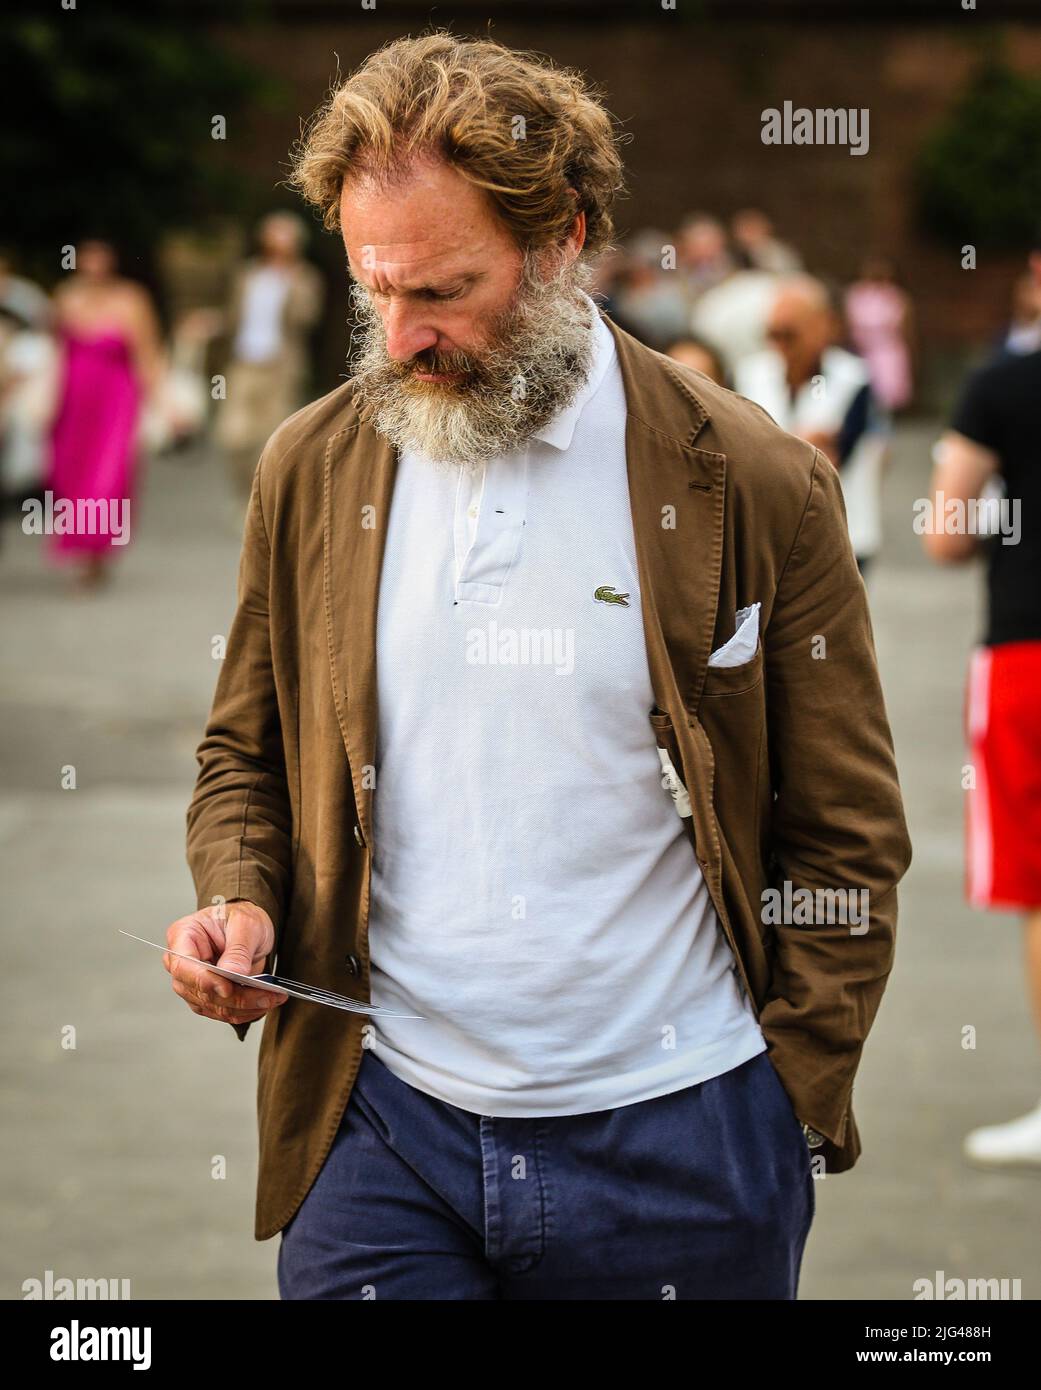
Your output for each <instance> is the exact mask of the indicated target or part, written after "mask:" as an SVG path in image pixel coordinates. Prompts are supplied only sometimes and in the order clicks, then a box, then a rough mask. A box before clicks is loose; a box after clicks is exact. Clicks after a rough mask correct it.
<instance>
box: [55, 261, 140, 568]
mask: <svg viewBox="0 0 1041 1390" xmlns="http://www.w3.org/2000/svg"><path fill="white" fill-rule="evenodd" d="M76 267H77V268H76V271H75V273H74V274H73V275H71V276H70V277H69V279H68V281H66V283H65V284H63V285H62V286H61V287H60V288H59V289H58V290H57V292H56V294H55V326H56V333H57V338H58V345H59V348H60V351H61V363H60V367H59V387H58V400H57V407H56V413H55V418H54V423H53V426H52V429H51V439H50V446H51V447H50V469H49V475H48V478H47V483H46V487H47V489H48V491H50V492H51V494H52V496H53V505H54V508H55V512H54V516H55V521H56V522H57V518H58V514H59V510H62V511H63V512H65V513H66V514H67V515H69V516H73V515H74V516H75V518H76V521H75V524H74V525H72V526H69V525H62V526H61V527H59V526H58V525H57V524H56V525H55V527H54V532H53V534H52V535H51V538H50V541H51V546H50V551H51V555H52V556H53V558H55V559H56V560H58V561H61V562H67V561H73V562H75V561H79V562H80V563H81V565H82V572H81V573H82V579H83V582H84V584H86V585H90V586H93V585H95V584H97V583H99V582H100V581H101V579H102V578H103V577H105V575H106V574H107V569H106V565H107V563H108V562H109V561H111V559H112V557H113V556H114V555H115V554H117V553H118V552H119V551H120V550H121V549H122V548H123V546H124V545H125V543H126V540H127V539H129V535H130V526H131V520H132V518H131V505H132V502H133V501H134V492H135V487H134V484H135V473H136V467H137V453H138V450H137V435H138V424H139V419H140V413H141V407H142V405H143V403H144V400H145V398H146V396H147V395H148V394H149V393H150V392H151V391H152V389H153V388H154V387H155V385H156V383H157V380H158V376H159V372H160V368H161V349H160V338H159V326H158V320H157V317H156V314H155V310H154V309H153V307H152V302H151V299H150V298H149V296H148V294H147V292H146V291H145V290H144V289H143V288H142V287H141V286H140V285H136V284H134V283H133V282H132V281H129V280H125V279H122V278H121V277H120V276H118V275H117V274H116V258H115V253H114V251H113V249H112V247H111V246H109V245H108V243H107V242H103V241H86V242H83V243H82V244H81V245H80V246H79V247H78V248H77V254H76ZM62 502H65V504H66V506H65V507H64V508H59V504H60V503H62Z"/></svg>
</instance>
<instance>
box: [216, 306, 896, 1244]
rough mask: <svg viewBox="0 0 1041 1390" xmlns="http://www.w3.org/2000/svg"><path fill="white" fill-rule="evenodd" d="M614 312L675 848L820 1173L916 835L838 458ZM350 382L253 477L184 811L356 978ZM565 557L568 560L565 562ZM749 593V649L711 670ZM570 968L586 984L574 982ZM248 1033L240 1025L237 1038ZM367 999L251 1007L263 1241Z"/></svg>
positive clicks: (286, 937) (367, 743) (318, 968)
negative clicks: (770, 907)
mask: <svg viewBox="0 0 1041 1390" xmlns="http://www.w3.org/2000/svg"><path fill="white" fill-rule="evenodd" d="M606 322H607V323H608V326H609V327H610V329H611V332H612V333H613V335H614V339H615V344H616V347H617V350H618V355H619V360H620V365H621V371H622V376H623V380H624V385H625V394H626V401H627V405H628V417H627V422H626V436H625V443H626V458H627V470H628V478H629V491H630V501H631V510H632V517H633V527H634V532H635V537H636V551H637V560H638V569H639V576H640V594H641V602H642V614H643V622H644V629H645V635H646V645H647V655H648V660H649V666H650V672H651V678H652V683H653V688H654V693H655V699H656V704H657V706H658V708H659V709H660V710H661V711H664V714H655V715H654V716H653V719H652V713H651V711H650V710H649V711H648V721H649V734H653V735H656V736H658V737H660V738H662V739H664V740H665V743H666V746H667V747H669V748H671V749H672V753H673V763H674V765H675V766H676V768H677V770H678V771H679V773H680V775H681V776H682V778H683V780H684V782H685V784H686V786H687V788H688V790H689V793H690V797H691V802H692V805H693V817H692V818H691V819H689V820H688V821H687V822H686V823H687V825H688V826H689V827H690V832H689V833H690V836H691V843H692V848H693V852H694V854H695V855H696V857H697V862H698V863H699V864H700V866H701V870H702V872H703V874H704V876H705V880H706V882H707V884H708V887H709V891H710V893H711V896H712V900H713V902H714V904H715V907H716V910H717V912H718V914H719V918H720V921H721V924H722V927H723V930H724V931H725V933H726V936H727V939H728V940H729V942H730V945H731V947H732V949H733V951H734V953H735V956H736V958H737V962H738V965H739V968H740V974H741V977H742V979H743V981H744V983H745V986H746V988H747V989H748V992H749V995H750V997H751V999H752V1001H753V1003H754V1006H755V1010H756V1014H757V1017H758V1019H759V1024H760V1027H761V1028H762V1030H763V1033H764V1035H765V1037H766V1040H767V1042H768V1045H769V1057H770V1060H771V1061H772V1063H773V1064H774V1066H775V1067H776V1069H777V1072H778V1074H779V1076H780V1079H781V1081H782V1083H783V1085H784V1087H785V1090H786V1091H787V1093H788V1096H789V1098H790V1099H791V1101H792V1105H793V1107H794V1109H795V1113H796V1114H797V1115H798V1116H799V1118H800V1119H802V1120H804V1121H806V1122H808V1123H809V1124H811V1125H813V1126H814V1127H815V1128H816V1129H818V1130H820V1131H821V1133H822V1134H824V1135H825V1136H826V1137H827V1143H826V1144H825V1146H824V1148H823V1149H822V1150H821V1152H822V1153H823V1155H824V1157H825V1160H826V1163H827V1168H828V1171H830V1172H842V1171H843V1170H845V1169H847V1168H851V1167H852V1166H853V1164H854V1163H855V1162H856V1160H857V1157H858V1155H859V1154H860V1150H861V1145H860V1137H859V1134H858V1132H857V1126H856V1122H855V1120H854V1117H853V1109H852V1104H851V1097H852V1090H853V1079H854V1076H855V1074H856V1071H857V1066H858V1064H859V1062H860V1055H861V1049H862V1048H863V1045H864V1040H865V1038H866V1037H867V1034H868V1030H869V1029H870V1027H871V1024H872V1021H873V1019H874V1016H875V1013H876V1010H877V1009H878V1005H879V1001H880V999H881V997H882V991H883V989H884V988H885V984H886V978H887V976H888V975H889V971H890V968H891V966H892V963H893V952H894V937H895V928H896V892H895V888H896V884H897V882H898V881H899V879H900V878H901V876H902V875H903V873H904V870H905V869H906V868H907V865H908V863H909V862H910V857H911V847H910V843H909V840H908V835H907V828H906V825H905V822H904V814H903V808H902V805H901V799H900V789H899V786H898V783H897V774H896V768H895V765H894V760H893V748H892V741H891V738H890V732H889V727H888V724H887V721H886V714H885V708H884V705H883V700H882V692H881V689H880V686H879V678H878V671H877V667H876V662H875V653H874V647H873V637H872V630H871V622H870V618H869V615H868V607H867V602H866V598H865V592H864V586H863V583H862V581H861V579H860V575H859V573H858V571H857V566H856V562H855V560H854V558H853V553H852V550H851V548H850V544H849V539H848V536H847V532H846V522H845V514H844V509H843V502H842V494H841V491H840V488H839V481H838V475H837V473H836V472H835V469H834V468H833V467H832V465H831V464H830V463H829V462H828V460H827V459H826V458H825V457H824V455H823V454H821V453H820V452H819V451H818V450H817V449H815V448H813V446H811V445H809V444H807V443H805V442H803V441H801V440H798V439H796V438H794V437H793V436H792V435H789V434H786V433H784V432H783V431H782V430H780V429H779V428H778V427H777V426H776V425H775V424H774V423H773V421H772V420H771V419H770V418H769V417H768V416H767V415H766V414H765V413H764V412H763V411H762V410H760V409H759V407H758V406H755V405H752V404H750V403H749V402H748V401H746V400H743V399H742V398H740V397H738V396H736V395H734V394H733V393H731V392H730V391H726V390H724V389H722V388H721V387H718V386H716V385H714V384H712V383H711V382H710V381H709V380H707V379H706V378H705V377H703V376H701V375H700V374H699V373H696V372H693V371H691V370H690V369H688V368H685V367H682V366H679V365H677V364H676V363H674V362H672V361H671V360H669V359H668V358H665V357H663V356H661V355H660V354H659V353H656V352H654V351H652V350H651V349H649V348H647V347H644V346H643V345H642V344H640V343H639V342H637V341H636V339H634V338H632V337H630V336H629V335H628V334H627V333H625V332H623V331H622V330H621V329H619V328H618V327H617V326H616V325H615V324H613V323H612V322H611V321H610V319H607V320H606ZM369 414H370V412H369V409H368V407H365V406H362V407H361V408H359V406H358V405H357V404H356V403H355V400H354V395H353V390H352V385H351V383H350V382H349V381H348V382H346V383H345V384H344V385H342V386H340V387H338V388H337V389H336V390H335V391H332V392H331V393H330V394H329V395H327V396H324V397H323V398H322V399H321V400H318V401H315V402H314V403H313V404H311V405H308V406H307V407H305V408H304V409H303V410H301V411H299V412H298V413H297V414H296V415H293V416H291V417H290V419H288V420H286V421H285V423H284V424H282V425H281V426H280V427H279V428H278V430H276V431H275V433H274V435H273V436H272V438H271V439H270V441H269V442H268V444H267V446H266V448H265V449H264V452H263V454H262V456H261V459H260V463H259V466H258V468H257V472H256V475H255V478H254V482H253V491H252V496H251V500H250V506H249V511H248V516H247V520H246V530H245V538H244V543H243V550H242V558H241V565H240V572H239V601H238V609H237V612H236V615H235V620H234V623H233V626H232V629H231V632H230V634H229V641H228V648H227V656H226V659H225V661H224V665H223V668H222V670H221V674H220V678H219V680H218V682H217V689H216V694H215V697H214V703H213V710H212V713H211V716H210V721H209V724H208V726H207V729H206V735H205V738H204V739H203V742H202V743H201V744H200V746H199V750H198V761H199V764H200V772H199V777H198V782H197V784H196V788H195V793H194V796H193V799H192V802H191V806H190V808H189V810H188V860H189V864H190V866H191V870H192V874H193V877H194V880H195V885H196V888H197V891H198V905H199V906H200V907H202V906H205V905H207V904H209V903H210V902H211V901H212V900H213V898H214V897H215V896H216V895H218V894H220V895H222V896H224V897H225V898H228V899H232V898H248V899H251V900H252V901H253V902H255V903H258V904H259V905H260V906H261V907H263V908H265V909H266V910H267V912H268V913H269V914H270V916H271V918H272V920H273V921H274V923H275V929H276V933H277V944H276V951H275V954H276V956H277V960H278V968H279V970H281V971H282V972H283V973H285V974H286V975H289V976H292V977H293V978H296V979H300V980H304V981H307V982H309V983H311V984H316V985H320V986H323V987H326V988H328V989H333V990H337V991H340V992H343V993H348V994H352V995H353V996H355V997H356V998H358V999H362V1000H365V999H368V998H369V993H368V991H369V966H368V946H367V927H368V912H369V893H370V853H371V837H372V808H373V801H372V797H373V784H374V779H375V750H376V719H377V709H376V679H375V635H376V626H375V624H376V601H377V596H378V586H379V574H380V565H381V559H382V553H383V546H384V539H385V535H386V529H387V519H388V513H389V509H390V502H391V496H392V491H393V487H394V477H395V469H396V463H397V456H396V454H395V451H394V449H393V448H392V447H391V446H390V445H389V444H388V443H387V442H386V441H385V440H384V439H383V438H382V436H380V435H378V434H377V433H376V432H375V430H374V429H373V428H372V425H371V423H370V421H369V418H368V417H369ZM562 562H563V560H562ZM755 602H759V603H761V604H762V608H761V610H760V634H761V636H760V643H759V647H758V650H757V651H756V653H755V656H754V657H753V658H752V659H751V660H750V661H748V662H747V663H745V664H744V665H743V666H740V667H737V668H732V669H717V668H709V666H708V659H709V654H710V652H712V651H713V650H714V649H715V648H716V647H717V646H720V645H721V644H722V643H723V642H725V641H727V639H728V638H730V637H731V636H732V635H733V631H734V614H735V612H736V610H737V609H739V608H741V607H744V606H745V605H747V604H751V603H755ZM785 881H788V882H790V883H791V885H792V888H793V890H795V889H798V888H809V889H811V890H816V889H836V888H845V889H852V890H863V889H867V890H868V892H869V894H870V917H869V924H868V929H867V930H866V931H863V930H861V929H856V928H855V929H851V927H850V926H849V925H843V924H842V923H840V922H836V923H834V924H831V925H829V924H828V922H827V921H826V920H825V921H822V922H819V923H818V924H816V925H812V926H805V925H780V926H774V925H767V924H764V921H763V916H764V914H763V911H762V897H761V895H762V893H763V891H764V889H767V888H768V887H771V886H775V885H776V886H780V885H782V884H783V883H784V882H785ZM580 988H581V981H578V980H576V989H580ZM248 1026H249V1025H240V1026H239V1027H237V1028H236V1032H237V1033H238V1034H239V1037H240V1038H244V1037H245V1035H246V1032H247V1030H248ZM366 1029H371V1024H369V1023H368V1021H367V1020H366V1019H365V1018H364V1016H362V1015H351V1014H345V1013H343V1012H340V1011H336V1010H333V1009H326V1008H320V1007H318V1006H316V1005H314V1004H310V1003H306V1002H303V1001H297V1000H293V999H290V1000H289V1001H288V1002H287V1003H285V1004H283V1005H282V1006H281V1007H279V1008H277V1009H274V1010H273V1011H272V1012H271V1014H270V1015H269V1017H268V1018H267V1019H265V1021H264V1027H263V1036H262V1039H261V1044H260V1058H259V1089H258V1111H259V1128H260V1169H259V1189H258V1196H257V1213H256V1237H257V1239H258V1240H264V1239H267V1238H269V1237H270V1236H273V1235H275V1234H276V1233H277V1232H278V1231H279V1230H280V1229H281V1228H282V1227H283V1226H285V1225H286V1223H287V1222H288V1221H289V1220H290V1219H291V1217H292V1216H293V1215H294V1213H295V1212H296V1210H297V1208H298V1206H299V1205H300V1203H301V1201H302V1200H303V1198H304V1197H305V1196H306V1194H307V1192H308V1189H309V1188H310V1186H311V1184H312V1183H313V1182H314V1180H315V1177H316V1176H317V1174H318V1172H319V1170H320V1168H321V1166H322V1163H323V1161H324V1159H325V1156H326V1154H327V1153H328V1151H329V1148H330V1146H331V1144H332V1141H333V1138H334V1136H335V1134H336V1131H337V1128H338V1126H339V1124H340V1121H341V1118H342V1116H343V1112H344V1108H345V1106H346V1105H347V1101H348V1099H349V1097H350V1094H351V1087H352V1085H353V1083H354V1078H355V1076H356V1074H357V1070H358V1066H359V1064H360V1061H361V1056H362V1046H363V1039H364V1032H365V1030H366Z"/></svg>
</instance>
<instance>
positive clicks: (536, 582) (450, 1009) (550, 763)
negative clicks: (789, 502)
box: [369, 300, 766, 1116]
mask: <svg viewBox="0 0 1041 1390" xmlns="http://www.w3.org/2000/svg"><path fill="white" fill-rule="evenodd" d="M589 303H590V308H591V311H592V313H593V319H594V322H593V329H592V331H593V333H594V335H595V348H596V351H595V358H594V365H593V368H592V371H591V373H590V377H589V379H588V381H587V382H586V384H585V386H584V387H583V389H582V391H581V393H580V394H579V396H578V397H577V399H576V400H575V401H574V403H573V404H572V405H571V406H570V408H568V409H566V410H563V411H561V412H560V413H559V414H558V415H557V416H556V417H555V418H554V419H553V420H552V421H550V423H549V424H548V425H547V426H546V427H545V428H544V429H543V430H541V431H539V433H538V434H537V435H535V436H534V437H533V438H532V439H531V441H530V442H529V444H528V445H527V447H525V448H522V449H519V450H517V451H516V452H514V453H512V454H510V455H508V456H505V457H502V458H497V459H495V460H493V461H492V462H490V463H489V464H487V465H486V466H485V467H484V468H483V469H482V470H481V471H479V472H478V473H476V474H473V475H471V474H468V473H466V472H464V471H463V470H458V472H455V471H453V472H451V473H446V472H442V471H438V470H436V469H435V468H434V467H433V466H432V465H431V463H430V461H429V460H427V459H424V458H422V457H417V456H414V455H410V454H409V453H408V452H404V453H403V454H402V456H401V458H400V460H399V464H398V474H397V479H396V483H395V488H394V495H393V501H392V506H391V514H390V517H389V527H388V534H387V543H386V551H385V555H384V560H383V568H382V574H381V580H380V595H379V607H378V614H377V663H376V666H377V680H378V695H379V726H378V743H377V765H376V784H375V794H374V824H373V840H372V844H371V851H372V901H371V909H370V919H369V950H370V957H371V966H372V969H371V977H372V1000H373V1002H374V1003H375V1004H380V1005H386V1006H389V1007H391V1008H398V1009H404V1010H406V1011H407V1012H409V1013H416V1014H422V1015H424V1017H423V1018H422V1019H421V1020H419V1019H402V1020H397V1019H388V1018H379V1019H378V1020H374V1021H373V1025H372V1026H373V1028H374V1033H373V1049H374V1051H375V1053H376V1055H377V1056H378V1057H379V1058H380V1060H381V1061H383V1062H384V1063H385V1064H386V1066H387V1067H389V1068H390V1070H391V1071H392V1072H394V1073H395V1074H396V1075H397V1076H399V1077H400V1078H401V1079H402V1080H403V1081H406V1082H407V1083H408V1084H410V1085H412V1086H415V1087H417V1088H418V1089H419V1090H421V1091H424V1092H426V1093H428V1094H429V1095H432V1096H436V1097H438V1098H439V1099H441V1100H443V1101H447V1102H449V1103H450V1104H452V1105H456V1106H459V1107H460V1108H461V1109H463V1110H468V1111H472V1112H475V1113H477V1114H483V1115H501V1116H539V1115H569V1114H582V1113H585V1112H588V1111H594V1110H607V1109H613V1108H615V1107H617V1106H620V1105H630V1104H633V1103H634V1102H636V1101H641V1100H648V1099H650V1098H652V1097H654V1096H659V1095H664V1094H667V1093H668V1092H670V1091H675V1090H679V1089H680V1088H682V1087H685V1086H691V1085H693V1084H695V1083H696V1082H700V1081H705V1080H707V1079H708V1078H710V1077H713V1076H718V1075H720V1074H721V1073H723V1072H726V1071H729V1070H730V1069H732V1068H733V1067H736V1066H739V1065H740V1064H741V1063H742V1062H745V1061H747V1060H748V1059H749V1058H751V1057H753V1056H755V1055H756V1054H757V1053H759V1052H762V1051H764V1050H765V1048H766V1042H765V1039H764V1038H763V1035H762V1032H761V1030H760V1028H759V1025H758V1023H757V1022H756V1019H755V1014H754V1012H753V1010H752V1006H751V1004H750V1003H749V1001H748V999H747V997H746V996H745V994H744V991H743V989H742V987H741V984H740V982H739V979H738V976H737V967H736V964H735V962H734V958H733V954H732V952H731V950H730V947H729V945H728V943H727V941H726V938H725V936H724V935H723V932H722V929H721V927H720V925H719V921H718V918H717V916H716V913H715V910H714V908H713V906H712V903H711V900H710V898H709V895H708V890H707V888H706V886H705V883H704V880H703V879H702V876H701V872H700V870H699V868H698V864H697V861H696V859H695V857H694V855H693V853H692V850H691V846H690V842H689V840H688V839H687V836H686V834H685V832H684V828H683V821H682V820H681V819H680V817H679V815H678V814H677V812H676V808H675V803H674V801H673V799H672V796H671V795H670V794H669V792H668V791H667V790H666V788H665V787H664V786H663V785H662V776H661V765H660V763H659V759H658V750H657V743H656V739H655V735H654V730H653V728H652V727H651V724H650V720H649V718H648V716H649V713H650V710H651V708H652V706H653V704H654V691H653V689H652V686H651V681H650V672H649V669H648V664H647V652H646V645H645V640H644V632H643V622H642V616H641V607H640V585H639V578H638V573H637V564H636V551H635V546H634V541H633V529H632V518H631V513H630V508H629V489H628V479H627V474H626V460H625V419H626V404H625V392H624V387H623V383H622V377H621V372H620V369H619V366H618V362H617V359H616V354H615V349H614V340H613V338H612V336H611V333H610V331H609V329H608V328H607V326H606V325H605V324H604V323H603V321H602V320H601V319H600V316H599V314H598V313H597V312H596V309H595V306H594V305H593V303H592V300H590V301H589ZM605 589H607V590H608V593H607V594H604V593H603V592H601V595H600V596H599V597H597V596H596V595H597V591H598V590H600V591H603V590H605ZM611 594H613V595H616V596H619V597H623V598H624V600H625V601H624V602H612V601H610V595H611Z"/></svg>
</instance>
